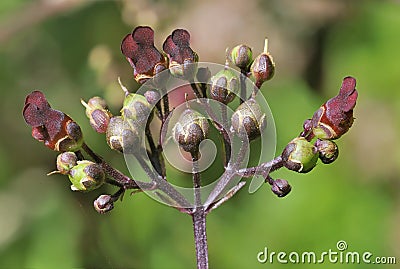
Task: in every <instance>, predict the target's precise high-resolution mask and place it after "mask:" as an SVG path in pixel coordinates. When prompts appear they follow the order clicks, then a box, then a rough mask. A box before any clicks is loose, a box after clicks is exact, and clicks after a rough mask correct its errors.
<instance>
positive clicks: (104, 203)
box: [93, 194, 114, 214]
mask: <svg viewBox="0 0 400 269" xmlns="http://www.w3.org/2000/svg"><path fill="white" fill-rule="evenodd" d="M93 206H94V209H96V211H97V212H98V213H100V214H104V213H107V212H108V211H111V210H112V209H114V201H113V199H112V197H111V195H108V194H103V195H100V196H99V197H98V198H97V199H96V200H95V201H94V202H93Z"/></svg>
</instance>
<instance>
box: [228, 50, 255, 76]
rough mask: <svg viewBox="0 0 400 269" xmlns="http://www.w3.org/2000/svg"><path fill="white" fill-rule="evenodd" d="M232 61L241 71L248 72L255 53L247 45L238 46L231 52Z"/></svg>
mask: <svg viewBox="0 0 400 269" xmlns="http://www.w3.org/2000/svg"><path fill="white" fill-rule="evenodd" d="M230 60H231V61H232V63H233V64H234V65H236V66H237V67H239V68H240V69H241V70H246V71H248V70H249V67H250V65H251V63H252V62H253V52H252V51H251V48H250V47H249V46H247V45H243V44H242V45H238V46H236V47H234V48H233V49H232V50H231V53H230Z"/></svg>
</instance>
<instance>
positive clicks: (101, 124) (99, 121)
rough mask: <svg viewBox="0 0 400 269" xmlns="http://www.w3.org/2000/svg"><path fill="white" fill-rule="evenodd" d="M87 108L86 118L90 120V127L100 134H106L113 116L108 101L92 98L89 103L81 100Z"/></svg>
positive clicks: (96, 97)
mask: <svg viewBox="0 0 400 269" xmlns="http://www.w3.org/2000/svg"><path fill="white" fill-rule="evenodd" d="M81 103H82V105H83V106H84V107H85V108H86V116H87V117H88V118H89V120H90V125H91V126H92V128H93V129H94V130H95V131H96V132H98V133H101V134H103V133H105V132H106V130H107V126H108V123H109V122H110V118H111V117H112V114H111V113H110V111H109V110H108V107H107V104H106V101H105V100H104V99H103V98H101V97H98V96H95V97H92V98H90V99H89V101H88V102H87V103H85V102H84V101H83V100H81Z"/></svg>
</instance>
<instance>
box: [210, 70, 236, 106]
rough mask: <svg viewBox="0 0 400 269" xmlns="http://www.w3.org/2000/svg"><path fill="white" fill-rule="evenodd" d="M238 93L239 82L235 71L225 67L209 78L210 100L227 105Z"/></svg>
mask: <svg viewBox="0 0 400 269" xmlns="http://www.w3.org/2000/svg"><path fill="white" fill-rule="evenodd" d="M238 92H239V80H238V78H237V76H236V74H235V71H233V70H232V69H230V68H229V67H228V66H225V68H224V69H222V70H221V71H219V72H218V73H217V74H215V76H213V77H212V78H211V89H210V94H211V98H212V99H214V100H217V101H219V102H221V103H223V104H228V103H230V102H232V101H233V99H235V96H236V93H238Z"/></svg>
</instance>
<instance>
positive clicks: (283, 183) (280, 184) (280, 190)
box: [271, 179, 292, 197]
mask: <svg viewBox="0 0 400 269" xmlns="http://www.w3.org/2000/svg"><path fill="white" fill-rule="evenodd" d="M271 190H272V192H273V193H275V194H276V195H277V196H278V197H285V196H286V195H288V194H289V192H290V191H291V190H292V187H291V186H290V185H289V183H288V182H287V180H285V179H276V180H274V181H273V183H272V186H271Z"/></svg>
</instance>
